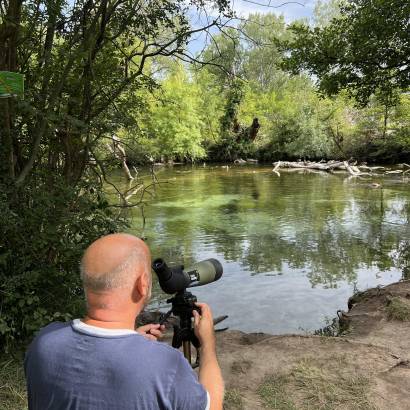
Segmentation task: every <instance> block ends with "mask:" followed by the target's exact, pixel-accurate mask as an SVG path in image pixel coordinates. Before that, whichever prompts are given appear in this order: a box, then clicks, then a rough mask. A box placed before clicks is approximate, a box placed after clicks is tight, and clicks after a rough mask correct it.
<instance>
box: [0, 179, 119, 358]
mask: <svg viewBox="0 0 410 410" xmlns="http://www.w3.org/2000/svg"><path fill="white" fill-rule="evenodd" d="M0 189H1V192H2V195H1V196H0V215H1V218H2V221H1V226H0V238H1V239H0V294H1V303H0V345H2V346H4V347H5V349H6V350H7V349H9V348H10V347H11V346H12V345H14V344H16V343H19V342H25V341H27V340H28V339H29V338H30V337H32V335H33V333H34V332H35V331H37V330H38V329H39V328H40V327H42V326H44V325H45V324H47V323H49V322H51V321H54V320H68V319H70V318H71V317H73V316H78V315H81V313H82V312H83V297H82V296H83V295H82V288H81V284H80V278H79V273H78V264H79V260H80V258H81V255H82V253H83V251H84V249H85V248H86V247H87V245H88V244H90V243H91V242H92V241H93V240H95V239H96V238H98V237H99V236H101V235H104V234H107V233H110V232H114V231H116V230H118V229H120V228H121V227H123V226H124V221H123V220H122V219H116V218H114V215H113V214H112V212H111V211H110V208H109V206H108V202H107V201H106V200H105V198H104V196H103V195H102V194H101V192H99V191H98V189H96V188H92V187H91V185H89V184H87V183H81V184H80V185H79V186H78V187H76V188H70V187H67V186H65V185H64V183H63V182H61V181H56V182H55V184H54V185H53V187H49V186H46V185H45V184H43V183H41V182H40V183H38V181H37V183H34V182H32V183H30V184H29V185H26V186H25V187H24V190H17V189H15V188H13V187H12V186H6V185H4V184H3V185H2V186H1V187H0Z"/></svg>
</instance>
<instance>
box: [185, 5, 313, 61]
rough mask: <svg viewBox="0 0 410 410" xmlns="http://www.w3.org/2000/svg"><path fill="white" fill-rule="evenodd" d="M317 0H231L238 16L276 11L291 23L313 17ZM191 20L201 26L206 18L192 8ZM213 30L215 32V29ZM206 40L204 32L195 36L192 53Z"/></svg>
mask: <svg viewBox="0 0 410 410" xmlns="http://www.w3.org/2000/svg"><path fill="white" fill-rule="evenodd" d="M316 2H317V0H296V1H286V0H231V7H232V9H233V10H234V12H235V13H236V16H237V17H238V18H245V19H246V18H248V17H249V15H250V14H252V13H261V14H264V13H275V14H277V15H283V16H284V18H285V21H286V22H287V23H291V22H292V21H295V20H300V19H311V18H312V17H313V10H314V7H315V4H316ZM207 18H208V19H211V18H212V10H209V11H208V16H207ZM190 20H191V25H192V26H193V27H194V28H196V27H197V28H199V27H202V26H203V25H204V23H205V21H206V18H205V16H204V15H198V13H197V10H195V11H194V10H192V12H191V13H190ZM238 21H239V20H236V22H235V21H232V23H230V24H231V25H235V24H237V23H238ZM212 31H213V30H212ZM212 31H211V32H212ZM213 32H214V33H215V31H213ZM206 41H207V40H206V36H205V35H204V34H203V33H202V34H199V35H195V36H193V37H192V38H191V41H190V43H189V45H188V50H189V52H190V54H192V55H195V54H197V53H198V52H200V51H201V50H202V49H203V48H204V45H205V43H206Z"/></svg>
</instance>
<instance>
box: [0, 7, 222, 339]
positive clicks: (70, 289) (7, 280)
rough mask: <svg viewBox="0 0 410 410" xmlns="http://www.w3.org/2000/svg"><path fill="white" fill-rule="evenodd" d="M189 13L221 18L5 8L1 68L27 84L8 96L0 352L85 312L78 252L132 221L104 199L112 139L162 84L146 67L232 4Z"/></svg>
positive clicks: (169, 11)
mask: <svg viewBox="0 0 410 410" xmlns="http://www.w3.org/2000/svg"><path fill="white" fill-rule="evenodd" d="M190 6H191V7H197V8H204V7H208V6H211V7H215V8H216V11H215V13H214V14H217V15H218V16H219V17H215V18H213V19H212V20H210V21H208V22H206V23H204V25H203V26H200V27H197V28H191V26H190V23H189V18H188V6H187V3H186V2H185V1H184V0H176V1H175V0H146V1H145V0H141V1H139V0H138V1H130V0H79V1H75V2H71V1H69V2H66V1H63V0H3V1H1V2H0V70H2V71H3V70H4V71H14V72H19V73H22V74H24V76H25V82H26V93H25V96H24V99H23V98H8V99H1V100H0V137H1V151H0V192H1V197H0V211H1V217H2V220H1V224H0V295H1V309H0V311H1V314H0V344H1V345H3V341H4V340H6V341H7V342H10V341H12V340H13V339H19V340H24V339H25V338H27V337H28V336H30V335H31V333H32V332H33V331H34V330H35V329H38V327H39V326H41V325H42V324H44V323H46V322H47V321H50V320H52V319H53V318H58V317H62V318H66V317H67V315H68V314H70V313H74V312H78V311H79V309H80V302H79V301H80V300H81V297H80V296H81V291H80V290H79V289H80V288H79V277H78V273H77V266H78V260H79V258H80V255H81V253H82V251H83V250H84V248H85V247H86V245H87V244H89V243H90V242H91V241H93V240H94V239H96V238H97V237H98V236H101V235H103V234H106V233H109V232H113V231H115V230H117V229H123V227H124V223H125V221H124V218H123V213H121V212H117V211H116V210H117V208H115V206H117V205H115V204H109V203H108V201H107V199H106V196H105V193H104V184H111V186H113V184H112V183H111V181H109V180H108V179H107V174H106V164H105V162H104V155H103V147H104V146H105V141H106V139H107V138H109V139H110V140H111V137H112V134H113V133H114V132H115V131H117V129H118V128H120V127H121V126H127V125H129V113H130V111H131V109H132V108H134V107H135V106H138V104H140V101H139V100H140V96H139V95H138V94H137V93H135V89H147V90H150V89H152V88H153V87H155V84H156V81H155V80H156V78H155V77H154V76H152V75H151V72H150V71H149V70H147V66H148V65H149V64H148V63H149V62H150V61H151V62H153V61H155V60H156V59H157V58H159V57H167V58H170V57H176V58H181V59H187V58H189V57H187V54H186V44H187V42H188V41H189V38H190V36H191V35H192V34H194V33H198V32H201V31H204V30H205V31H206V30H209V29H210V28H211V27H217V26H218V25H219V24H220V22H221V15H223V14H224V15H226V16H228V15H229V11H228V1H226V0H216V1H202V0H198V1H195V0H194V1H192V2H190ZM190 10H191V11H192V8H191V9H190ZM137 184H139V183H138V182H137ZM136 188H139V187H138V186H137V187H135V186H134V187H131V188H130V190H128V193H129V192H134V190H135V189H136ZM140 188H141V189H140V190H139V191H138V192H140V193H141V195H143V193H144V192H145V190H144V189H143V188H144V187H143V186H141V187H140ZM113 189H115V190H116V193H117V194H118V195H119V196H120V197H121V201H120V203H121V204H123V203H124V202H125V195H124V193H122V192H121V191H120V190H119V189H118V188H117V187H116V186H113ZM136 202H137V203H138V201H136ZM130 205H131V204H130ZM118 206H120V205H118ZM76 314H78V313H76Z"/></svg>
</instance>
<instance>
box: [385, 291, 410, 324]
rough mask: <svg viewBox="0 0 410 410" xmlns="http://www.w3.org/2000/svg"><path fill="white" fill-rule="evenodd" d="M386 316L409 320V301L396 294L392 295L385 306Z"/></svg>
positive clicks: (391, 318) (403, 320)
mask: <svg viewBox="0 0 410 410" xmlns="http://www.w3.org/2000/svg"><path fill="white" fill-rule="evenodd" d="M386 311H387V316H388V318H389V319H390V320H400V321H402V322H409V321H410V302H409V301H408V300H407V299H403V298H400V297H398V296H395V297H392V298H391V299H390V300H389V302H388V305H387V307H386Z"/></svg>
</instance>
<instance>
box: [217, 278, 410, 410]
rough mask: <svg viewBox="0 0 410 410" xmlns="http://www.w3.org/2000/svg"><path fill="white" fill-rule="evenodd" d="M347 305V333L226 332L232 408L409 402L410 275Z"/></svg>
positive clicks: (285, 409)
mask: <svg viewBox="0 0 410 410" xmlns="http://www.w3.org/2000/svg"><path fill="white" fill-rule="evenodd" d="M349 307H350V308H349V311H348V312H346V313H344V314H342V315H341V324H342V328H343V336H341V337H326V336H313V335H306V336H301V335H284V336H271V335H267V334H260V333H259V334H245V333H241V332H235V331H230V332H226V333H224V334H220V335H219V337H218V348H219V351H218V356H219V360H220V363H221V366H222V369H223V375H224V379H225V381H226V389H227V394H226V401H225V407H226V409H228V410H229V409H249V410H251V409H252V410H256V409H262V408H272V409H278V410H296V409H297V410H304V409H306V410H307V409H343V410H362V409H363V410H370V409H378V410H383V409H389V410H393V409H394V410H396V409H397V410H404V409H410V361H409V359H410V353H409V352H410V338H409V336H410V281H403V282H398V283H394V284H392V285H389V286H386V287H384V288H374V289H370V290H368V291H365V292H362V293H360V294H358V295H356V296H355V297H353V298H351V299H350V300H349Z"/></svg>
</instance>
